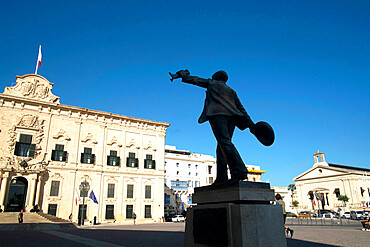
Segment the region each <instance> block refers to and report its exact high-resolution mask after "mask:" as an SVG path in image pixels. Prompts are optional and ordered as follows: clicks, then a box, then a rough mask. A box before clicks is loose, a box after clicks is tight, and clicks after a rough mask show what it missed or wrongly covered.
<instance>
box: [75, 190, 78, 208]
mask: <svg viewBox="0 0 370 247" xmlns="http://www.w3.org/2000/svg"><path fill="white" fill-rule="evenodd" d="M77 202H78V190H77V189H75V203H76V206H77Z"/></svg>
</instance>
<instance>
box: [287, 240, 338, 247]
mask: <svg viewBox="0 0 370 247" xmlns="http://www.w3.org/2000/svg"><path fill="white" fill-rule="evenodd" d="M286 243H287V246H288V247H339V245H331V244H320V243H314V242H308V241H304V240H299V239H292V238H288V239H287V240H286Z"/></svg>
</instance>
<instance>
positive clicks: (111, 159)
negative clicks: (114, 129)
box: [107, 150, 121, 166]
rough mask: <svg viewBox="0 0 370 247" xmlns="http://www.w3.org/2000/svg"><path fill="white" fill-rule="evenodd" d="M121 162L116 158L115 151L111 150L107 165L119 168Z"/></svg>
mask: <svg viewBox="0 0 370 247" xmlns="http://www.w3.org/2000/svg"><path fill="white" fill-rule="evenodd" d="M120 162H121V159H120V157H118V156H117V151H113V150H111V151H110V153H109V155H108V159H107V165H108V166H119V165H120Z"/></svg>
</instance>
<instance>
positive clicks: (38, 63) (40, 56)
mask: <svg viewBox="0 0 370 247" xmlns="http://www.w3.org/2000/svg"><path fill="white" fill-rule="evenodd" d="M41 63H42V53H41V45H40V47H39V54H38V56H37V63H36V70H35V74H37V69H38V68H39V67H41Z"/></svg>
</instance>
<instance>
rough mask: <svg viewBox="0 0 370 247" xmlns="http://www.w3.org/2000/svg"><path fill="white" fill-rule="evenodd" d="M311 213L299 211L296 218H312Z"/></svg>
mask: <svg viewBox="0 0 370 247" xmlns="http://www.w3.org/2000/svg"><path fill="white" fill-rule="evenodd" d="M313 215H314V214H313V213H312V212H310V211H301V212H299V213H298V215H297V217H313Z"/></svg>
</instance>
